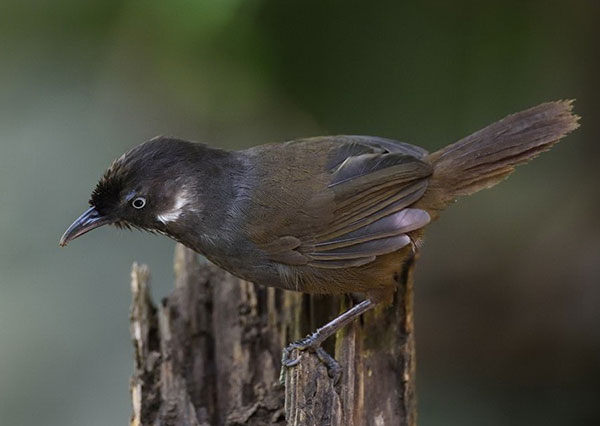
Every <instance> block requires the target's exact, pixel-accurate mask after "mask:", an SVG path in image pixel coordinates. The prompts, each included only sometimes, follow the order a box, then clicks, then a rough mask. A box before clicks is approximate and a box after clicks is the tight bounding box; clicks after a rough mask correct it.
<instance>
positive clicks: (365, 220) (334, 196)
mask: <svg viewBox="0 0 600 426" xmlns="http://www.w3.org/2000/svg"><path fill="white" fill-rule="evenodd" d="M344 138H354V139H353V140H350V141H347V142H346V143H341V144H339V143H338V144H334V145H333V148H332V149H331V150H330V151H329V152H328V154H329V155H328V161H327V163H326V164H325V169H326V173H325V177H326V179H325V185H324V186H325V188H322V190H320V191H314V194H313V195H312V196H311V197H310V198H309V199H307V200H306V202H305V205H304V206H303V211H304V212H306V213H305V214H304V216H305V217H306V218H307V219H305V220H304V223H299V224H296V225H295V226H290V227H289V228H288V229H287V230H288V231H292V232H289V233H286V234H285V235H281V234H280V235H281V236H280V237H279V238H277V239H275V240H271V241H270V242H269V243H268V244H265V245H263V246H262V249H263V250H265V251H266V252H267V253H268V254H269V257H270V258H271V259H272V260H273V261H276V262H279V263H283V264H288V265H309V266H314V267H319V268H334V269H335V268H348V267H353V266H360V265H364V264H366V263H369V262H371V261H373V260H375V258H376V256H378V255H383V254H386V253H391V252H394V251H397V250H399V249H401V248H402V247H404V246H406V245H408V244H410V238H409V236H408V235H407V233H408V232H410V231H414V230H416V229H419V228H422V227H423V226H425V225H427V223H429V221H430V217H429V214H428V213H427V212H426V211H424V210H420V209H415V208H410V207H409V206H410V205H411V204H413V203H415V202H416V201H417V200H418V199H420V198H421V197H422V195H423V193H424V192H425V190H426V188H427V181H428V177H429V176H430V175H431V173H432V168H431V166H430V165H429V164H428V163H426V162H424V161H422V160H421V159H420V158H419V157H422V156H424V155H425V153H424V151H423V150H421V149H420V148H417V147H413V146H412V145H408V144H403V145H400V146H396V145H395V144H393V145H392V146H385V145H387V144H390V143H392V142H391V141H389V140H385V139H379V138H371V139H372V140H373V144H372V145H370V144H366V143H364V141H362V140H356V138H362V137H344ZM338 142H339V141H338ZM394 148H398V149H397V150H395V151H396V152H394V150H393V149H394ZM302 227H304V229H301V228H302ZM284 233H285V232H284Z"/></svg>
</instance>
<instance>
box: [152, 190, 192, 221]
mask: <svg viewBox="0 0 600 426" xmlns="http://www.w3.org/2000/svg"><path fill="white" fill-rule="evenodd" d="M189 202H190V199H189V198H188V196H187V191H185V190H183V191H180V192H179V193H178V194H177V196H176V197H175V205H174V206H173V208H172V209H171V210H169V211H166V212H163V213H161V214H159V215H157V216H156V219H158V220H159V221H160V222H162V223H164V224H165V225H166V224H167V223H169V222H173V221H175V220H177V219H178V218H179V216H181V215H182V213H183V208H184V207H185V206H186V205H187V204H189Z"/></svg>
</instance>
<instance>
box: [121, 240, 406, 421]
mask: <svg viewBox="0 0 600 426" xmlns="http://www.w3.org/2000/svg"><path fill="white" fill-rule="evenodd" d="M411 271H412V267H411V268H408V269H407V270H406V271H405V273H403V274H401V276H399V279H398V280H399V282H400V285H399V291H398V292H397V294H396V300H395V303H394V305H393V306H389V307H378V308H376V309H375V310H374V311H372V312H369V313H367V314H366V315H365V316H364V318H362V319H361V320H359V321H356V322H355V323H354V324H352V325H351V326H349V327H347V328H346V329H345V330H343V331H342V332H340V333H338V336H336V339H335V340H336V341H335V342H328V343H327V346H326V347H327V349H328V350H330V351H333V350H335V356H336V358H337V359H338V360H339V362H340V364H341V365H342V369H343V373H342V377H341V380H340V381H339V383H337V384H336V383H334V382H333V380H332V378H330V377H329V376H328V374H327V369H326V368H325V366H324V365H323V364H322V363H321V362H320V361H319V360H318V358H317V357H316V355H314V354H310V353H306V352H304V353H301V354H299V356H300V357H301V361H300V363H299V364H298V365H297V366H296V367H293V368H290V369H288V370H287V371H285V372H284V373H285V374H284V375H283V377H284V385H282V384H280V382H279V372H280V358H281V350H282V348H283V347H284V346H285V345H287V344H288V343H289V342H291V341H293V340H296V339H298V338H300V337H302V336H304V335H306V334H307V333H308V332H310V331H312V330H313V329H315V328H316V327H318V326H319V325H322V324H323V323H324V322H326V321H327V320H328V319H331V318H332V317H333V316H334V315H335V314H336V313H338V312H340V310H345V309H347V308H348V307H350V304H351V299H350V298H348V297H323V296H321V297H311V296H308V295H302V294H298V293H293V292H283V291H279V290H276V289H272V288H264V287H261V286H257V285H254V284H251V283H248V282H245V281H242V280H239V279H237V278H235V277H233V276H231V275H230V274H227V273H226V272H223V271H222V270H220V269H218V268H217V267H215V266H213V265H211V264H209V263H202V262H200V261H199V259H198V257H197V256H196V255H195V254H194V253H193V252H191V251H190V250H187V249H185V248H183V247H182V246H178V247H177V249H176V254H175V276H176V280H175V290H174V291H173V293H172V294H171V295H170V296H169V297H167V298H166V299H164V300H163V301H162V303H161V304H160V306H159V307H158V308H156V307H155V306H154V305H153V303H152V301H151V298H150V293H149V284H148V279H149V278H148V275H149V274H148V269H147V268H146V267H145V266H138V265H134V266H133V270H132V293H133V303H132V308H131V334H132V337H133V341H134V347H135V373H134V375H133V377H132V380H131V394H132V400H133V414H132V419H131V424H132V425H135V426H138V425H139V426H146V425H166V426H168V425H178V426H179V425H190V426H206V425H228V426H233V425H294V426H308V425H318V426H322V425H351V426H359V425H374V426H379V425H409V426H413V425H415V424H416V415H415V398H414V338H413V326H412V272H411ZM332 340H333V339H332ZM294 355H296V354H294ZM284 401H285V402H284Z"/></svg>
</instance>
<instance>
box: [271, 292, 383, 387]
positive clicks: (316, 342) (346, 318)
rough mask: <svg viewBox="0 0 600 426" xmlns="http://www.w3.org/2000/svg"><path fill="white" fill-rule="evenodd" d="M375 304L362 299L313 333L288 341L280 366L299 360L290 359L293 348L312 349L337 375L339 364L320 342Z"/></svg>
mask: <svg viewBox="0 0 600 426" xmlns="http://www.w3.org/2000/svg"><path fill="white" fill-rule="evenodd" d="M375 305H376V303H375V302H373V301H372V300H371V299H366V300H363V301H362V302H360V303H359V304H358V305H356V306H354V307H352V308H350V309H348V310H347V311H346V312H344V313H342V314H341V315H339V316H337V317H336V318H334V319H333V320H331V321H329V322H328V323H327V324H325V325H324V326H323V327H320V328H318V329H317V330H316V331H315V332H314V333H312V334H309V335H308V336H306V337H304V338H302V339H300V340H298V341H296V342H293V343H290V344H289V345H288V347H286V348H285V349H284V350H283V356H282V360H281V364H282V367H293V366H295V365H296V364H298V362H300V357H298V358H296V359H290V354H291V353H292V351H293V350H294V349H298V350H299V351H305V350H311V351H314V352H315V353H316V354H317V356H318V357H319V359H320V360H321V361H322V362H323V363H324V364H325V365H326V366H327V368H328V370H329V372H330V374H331V373H333V374H332V376H333V377H339V373H340V366H339V364H338V363H337V361H336V360H335V359H334V358H333V357H332V356H331V355H329V354H328V353H327V352H325V350H324V349H323V348H321V344H322V343H323V342H324V341H325V340H327V339H328V338H329V337H331V336H332V335H334V334H335V333H336V332H337V331H338V330H339V329H341V328H342V327H345V326H346V325H348V324H350V323H351V322H352V321H353V320H355V319H356V318H358V317H359V316H360V315H362V314H364V313H365V312H367V311H368V310H369V309H372V308H374V307H375Z"/></svg>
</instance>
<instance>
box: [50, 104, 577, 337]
mask: <svg viewBox="0 0 600 426" xmlns="http://www.w3.org/2000/svg"><path fill="white" fill-rule="evenodd" d="M571 110H572V103H571V102H570V101H558V102H549V103H544V104H541V105H538V106H536V107H534V108H531V109H528V110H526V111H522V112H519V113H517V114H513V115H510V116H508V117H506V118H505V119H503V120H500V121H498V122H496V123H494V124H492V125H490V126H488V127H486V128H484V129H482V130H480V131H478V132H476V133H473V134H472V135H470V136H467V137H466V138H464V139H462V140H460V141H458V142H456V143H454V144H451V145H449V146H447V147H445V148H442V149H441V150H439V151H436V152H434V153H433V154H428V153H427V152H426V151H425V150H424V149H422V148H419V147H416V146H413V145H410V144H406V143H402V142H396V141H392V140H389V139H383V138H377V137H368V136H330V137H318V138H310V139H302V140H297V141H291V142H286V143H282V144H269V145H262V146H257V147H254V148H250V149H247V150H242V151H234V152H228V151H223V150H219V149H214V148H209V147H207V146H205V145H202V144H196V143H192V142H186V141H181V140H176V139H169V138H155V139H153V140H151V141H149V142H146V143H145V144H142V145H140V146H138V147H136V148H134V149H133V150H131V151H130V152H128V153H126V154H125V155H123V156H122V157H120V158H119V159H118V160H116V161H115V163H113V165H112V166H111V168H110V169H109V170H108V171H107V172H106V174H105V175H104V177H103V178H102V179H101V181H100V182H99V183H98V186H97V188H96V190H95V191H94V193H93V196H92V199H91V201H90V203H91V208H90V209H88V211H86V212H85V213H84V214H83V215H82V216H81V217H80V218H79V219H78V220H77V221H76V222H75V223H74V224H73V225H72V226H71V227H70V228H69V229H68V230H67V231H66V232H65V234H64V235H63V237H62V239H61V244H62V245H65V244H66V243H67V242H68V241H70V240H72V239H74V238H76V237H77V236H79V235H82V234H83V233H85V232H87V231H89V230H91V229H93V228H96V227H98V226H100V225H102V224H107V223H108V224H121V225H129V226H133V227H138V228H143V229H146V230H150V231H157V232H159V233H163V234H166V235H168V236H170V237H171V238H173V239H175V240H177V241H180V242H182V243H183V244H185V245H187V246H188V247H190V248H192V249H194V250H196V251H197V252H199V253H202V254H203V255H205V256H206V257H207V258H208V259H210V260H211V261H213V262H214V263H216V264H218V265H220V266H222V267H223V268H224V269H226V270H228V271H230V272H231V273H233V274H234V275H237V276H239V277H242V278H244V279H247V280H249V281H254V282H257V283H260V284H264V285H270V286H277V287H282V288H286V289H292V290H297V291H302V292H311V293H329V294H332V293H347V292H359V293H364V294H365V295H366V297H367V300H366V301H365V302H363V303H362V304H360V305H358V306H357V307H355V308H356V310H353V311H350V312H349V313H348V314H347V315H346V316H344V317H343V318H342V319H340V320H334V321H333V322H332V323H331V324H330V326H328V327H326V330H327V331H323V330H321V331H318V332H317V333H315V334H314V335H313V336H312V337H311V339H310V341H308V340H307V341H304V342H302V343H300V344H297V345H295V347H299V348H301V349H304V348H306V347H313V348H314V347H316V346H318V345H319V344H320V342H322V340H324V339H325V338H326V337H327V336H329V335H331V333H333V332H334V331H335V330H336V329H337V328H339V327H340V326H343V325H344V324H346V323H347V322H348V321H349V320H351V319H352V318H354V317H355V316H356V315H359V314H360V313H362V312H364V311H365V310H367V309H370V308H371V307H372V306H374V305H375V304H376V303H378V302H380V301H382V300H386V299H389V296H390V295H391V294H393V291H394V289H395V286H396V283H395V276H396V275H397V274H398V273H400V271H401V270H402V266H403V264H404V263H405V262H406V261H407V260H408V259H409V258H411V257H412V255H413V254H414V252H415V251H416V250H417V249H418V247H419V246H420V244H421V240H422V237H423V231H424V227H425V226H426V225H427V224H428V223H429V222H430V221H431V220H433V219H435V218H437V217H438V215H439V213H440V211H441V210H443V209H444V208H445V207H446V206H447V205H448V204H449V203H450V202H452V201H453V200H454V199H456V198H457V197H459V196H463V195H469V194H472V193H474V192H477V191H479V190H481V189H484V188H488V187H490V186H493V185H495V184H497V183H498V182H500V181H501V180H502V179H504V178H506V177H507V176H508V175H509V174H510V173H512V172H513V170H514V168H515V166H517V165H519V164H522V163H525V162H527V161H529V160H531V159H532V158H534V157H536V156H537V155H539V154H540V153H541V152H543V151H546V150H548V149H550V147H552V145H554V144H555V143H557V142H558V141H559V140H560V139H561V138H562V137H564V136H565V135H566V134H568V133H569V132H571V131H572V130H574V129H575V128H577V126H578V124H577V120H578V117H577V116H576V115H574V114H572V112H571ZM336 321H337V322H336Z"/></svg>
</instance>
